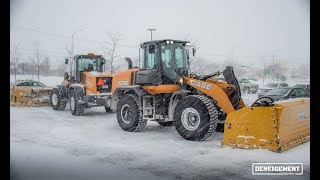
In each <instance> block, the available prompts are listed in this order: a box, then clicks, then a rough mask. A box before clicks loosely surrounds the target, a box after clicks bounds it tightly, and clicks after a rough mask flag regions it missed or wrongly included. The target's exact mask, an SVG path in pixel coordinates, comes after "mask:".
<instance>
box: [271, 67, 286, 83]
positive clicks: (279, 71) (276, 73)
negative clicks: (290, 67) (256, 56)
mask: <svg viewBox="0 0 320 180" xmlns="http://www.w3.org/2000/svg"><path fill="white" fill-rule="evenodd" d="M267 69H269V70H270V71H271V72H272V77H271V78H274V79H276V80H277V81H278V80H279V78H280V77H281V76H282V75H284V73H285V72H286V70H287V68H286V67H285V66H284V65H283V64H281V63H274V64H271V65H269V66H268V67H267Z"/></svg>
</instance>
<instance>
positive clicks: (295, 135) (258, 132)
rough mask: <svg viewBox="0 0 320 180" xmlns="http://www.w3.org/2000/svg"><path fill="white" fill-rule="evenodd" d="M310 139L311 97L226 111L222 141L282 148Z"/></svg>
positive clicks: (291, 146) (226, 144)
mask: <svg viewBox="0 0 320 180" xmlns="http://www.w3.org/2000/svg"><path fill="white" fill-rule="evenodd" d="M309 140H310V99H296V100H287V101H278V102H275V103H274V104H273V105H271V106H264V107H244V108H241V109H239V110H237V111H234V112H231V113H229V114H228V116H227V119H226V121H225V124H224V138H223V141H222V145H223V146H228V147H233V148H244V149H268V150H270V151H275V152H283V151H286V150H288V149H291V148H293V147H295V146H298V145H300V144H302V143H304V142H307V141H309Z"/></svg>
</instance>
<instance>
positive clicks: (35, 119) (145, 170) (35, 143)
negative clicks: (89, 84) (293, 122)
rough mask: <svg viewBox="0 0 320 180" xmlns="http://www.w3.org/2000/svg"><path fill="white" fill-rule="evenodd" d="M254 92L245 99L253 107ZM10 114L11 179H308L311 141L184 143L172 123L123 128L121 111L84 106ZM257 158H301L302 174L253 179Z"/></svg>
mask: <svg viewBox="0 0 320 180" xmlns="http://www.w3.org/2000/svg"><path fill="white" fill-rule="evenodd" d="M59 78H60V79H57V82H53V81H54V78H52V77H51V78H49V80H47V82H48V85H55V84H56V83H58V84H60V83H61V81H62V77H59ZM40 80H41V79H40ZM44 81H45V78H44ZM44 81H43V82H44ZM49 83H52V84H49ZM256 97H257V96H256V94H249V95H246V96H243V98H244V100H245V102H246V103H247V104H248V105H250V104H251V103H252V102H253V101H254V100H255V99H256ZM10 116H11V117H10V122H11V123H10V142H11V147H10V151H11V153H10V156H11V170H12V175H13V177H14V178H13V179H41V180H44V179H68V180H70V179H90V180H91V179H95V180H97V179H271V178H272V179H309V178H310V175H309V174H310V143H309V142H307V143H304V144H302V145H300V146H298V147H295V148H293V149H290V150H288V151H285V152H283V153H275V152H271V151H267V150H244V149H232V148H228V147H224V148H222V147H221V140H222V138H223V134H222V133H215V134H214V135H213V136H212V137H210V138H209V139H208V140H207V141H203V142H193V141H187V140H184V139H183V138H182V137H180V135H179V134H178V133H177V132H176V130H175V128H174V127H162V126H160V125H158V124H157V123H156V122H150V121H149V122H148V124H147V126H146V128H145V129H144V130H143V131H142V132H126V131H123V130H122V129H121V128H120V127H119V125H118V123H117V120H116V115H115V114H107V113H105V110H104V108H101V107H96V108H90V109H86V111H85V115H84V116H81V117H75V116H72V115H71V113H70V111H69V108H68V107H67V108H66V109H65V110H64V111H54V110H52V108H51V107H49V106H41V107H11V108H10ZM253 162H295V163H303V164H304V175H303V176H253V175H252V173H251V165H252V163H253Z"/></svg>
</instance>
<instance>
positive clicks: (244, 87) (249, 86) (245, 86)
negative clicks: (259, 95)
mask: <svg viewBox="0 0 320 180" xmlns="http://www.w3.org/2000/svg"><path fill="white" fill-rule="evenodd" d="M238 83H239V86H240V90H241V91H242V92H243V93H245V94H248V93H256V92H257V91H258V89H259V85H258V84H256V83H252V82H250V81H249V80H248V79H240V80H239V81H238Z"/></svg>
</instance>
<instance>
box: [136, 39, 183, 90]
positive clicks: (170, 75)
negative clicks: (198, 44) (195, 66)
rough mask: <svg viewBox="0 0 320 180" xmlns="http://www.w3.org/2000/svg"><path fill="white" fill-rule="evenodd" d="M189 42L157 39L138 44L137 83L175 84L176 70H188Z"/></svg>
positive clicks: (154, 84)
mask: <svg viewBox="0 0 320 180" xmlns="http://www.w3.org/2000/svg"><path fill="white" fill-rule="evenodd" d="M188 45H189V42H188V41H177V40H171V39H167V40H158V41H149V42H144V43H142V44H141V45H140V52H139V68H140V70H139V71H138V73H137V84H139V85H151V86H152V85H153V86H156V85H161V84H176V83H177V81H176V80H177V78H178V75H177V71H178V70H179V71H181V70H183V72H184V73H185V74H186V75H187V74H188V72H189V46H188Z"/></svg>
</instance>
